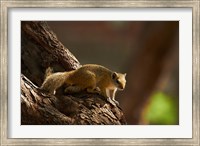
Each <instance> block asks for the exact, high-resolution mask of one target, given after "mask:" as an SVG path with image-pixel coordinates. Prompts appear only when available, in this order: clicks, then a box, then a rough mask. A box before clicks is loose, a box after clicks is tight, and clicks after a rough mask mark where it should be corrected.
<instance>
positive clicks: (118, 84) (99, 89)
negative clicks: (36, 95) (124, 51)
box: [40, 64, 126, 104]
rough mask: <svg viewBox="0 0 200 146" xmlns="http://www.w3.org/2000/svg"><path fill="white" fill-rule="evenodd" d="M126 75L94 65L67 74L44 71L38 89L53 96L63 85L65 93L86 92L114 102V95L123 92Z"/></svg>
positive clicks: (87, 65)
mask: <svg viewBox="0 0 200 146" xmlns="http://www.w3.org/2000/svg"><path fill="white" fill-rule="evenodd" d="M125 77H126V73H125V74H121V73H116V72H113V71H111V70H109V69H107V68H105V67H104V66H101V65H96V64H86V65H83V66H81V67H80V68H78V69H76V70H72V71H69V72H57V73H52V70H51V69H50V68H48V69H47V70H46V76H45V80H44V82H43V84H42V86H41V87H40V89H42V90H44V91H47V92H48V93H50V94H55V92H56V90H57V89H58V88H59V87H61V86H62V85H65V86H66V88H65V92H66V93H76V92H80V91H83V90H86V91H87V92H89V93H98V94H100V95H103V96H104V97H106V98H107V100H108V101H109V102H111V98H112V100H113V101H114V102H115V103H117V104H119V103H118V102H117V101H116V100H115V93H116V91H117V89H118V90H123V89H124V88H125V85H126V79H125Z"/></svg>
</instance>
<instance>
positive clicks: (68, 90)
mask: <svg viewBox="0 0 200 146" xmlns="http://www.w3.org/2000/svg"><path fill="white" fill-rule="evenodd" d="M83 90H84V89H83V88H81V87H80V86H68V87H67V88H65V93H77V92H81V91H83Z"/></svg>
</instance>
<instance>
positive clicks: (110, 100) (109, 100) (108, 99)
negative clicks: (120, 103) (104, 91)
mask: <svg viewBox="0 0 200 146" xmlns="http://www.w3.org/2000/svg"><path fill="white" fill-rule="evenodd" d="M107 101H108V102H109V103H111V104H112V105H114V106H116V103H115V102H114V101H113V100H112V99H111V98H110V97H108V98H107Z"/></svg>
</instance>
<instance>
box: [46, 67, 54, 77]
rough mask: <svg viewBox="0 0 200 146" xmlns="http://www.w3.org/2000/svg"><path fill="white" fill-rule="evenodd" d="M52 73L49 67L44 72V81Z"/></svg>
mask: <svg viewBox="0 0 200 146" xmlns="http://www.w3.org/2000/svg"><path fill="white" fill-rule="evenodd" d="M52 73H53V69H52V68H51V67H48V68H47V69H46V71H45V75H44V78H45V79H46V78H47V77H48V76H50V75H51V74H52Z"/></svg>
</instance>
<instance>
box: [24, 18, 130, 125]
mask: <svg viewBox="0 0 200 146" xmlns="http://www.w3.org/2000/svg"><path fill="white" fill-rule="evenodd" d="M21 28H22V29H21V30H22V36H21V40H22V41H21V45H22V50H21V52H22V54H21V55H22V56H21V71H22V75H21V124H25V125H26V124H28V125H32V124H34V125H37V124H45V125H46V124H51V125H52V124H106V125H112V124H126V121H125V118H124V115H123V112H122V110H121V109H120V108H119V107H118V106H113V105H112V104H110V103H109V102H107V101H106V100H105V98H104V97H102V96H100V95H97V94H89V93H86V92H82V93H76V94H73V95H63V94H59V95H46V94H44V93H42V92H41V91H40V90H39V89H38V87H39V86H40V85H41V84H42V82H43V80H44V72H45V70H46V68H47V67H49V66H51V67H52V68H53V69H54V71H66V70H67V71H68V70H73V69H76V68H78V67H79V66H80V63H79V62H78V60H77V59H76V58H75V57H74V56H73V55H72V53H70V51H69V50H68V49H67V48H65V47H64V45H63V44H62V43H61V42H60V41H59V40H58V38H57V37H56V35H55V34H54V33H53V32H52V31H51V29H50V28H49V27H48V25H47V24H46V22H36V21H35V22H22V25H21Z"/></svg>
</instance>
